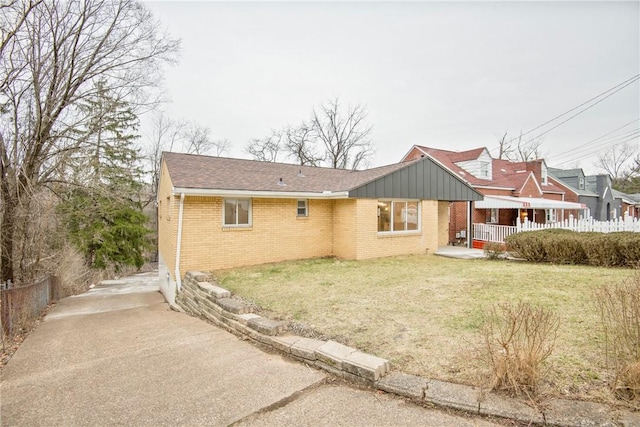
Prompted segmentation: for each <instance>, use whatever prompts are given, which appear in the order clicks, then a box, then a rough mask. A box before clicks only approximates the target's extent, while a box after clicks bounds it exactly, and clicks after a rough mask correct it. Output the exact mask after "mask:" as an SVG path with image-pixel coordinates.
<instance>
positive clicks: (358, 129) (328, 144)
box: [311, 98, 374, 169]
mask: <svg viewBox="0 0 640 427" xmlns="http://www.w3.org/2000/svg"><path fill="white" fill-rule="evenodd" d="M366 118H367V110H366V108H365V107H363V106H361V105H356V106H354V107H351V106H349V107H347V108H346V111H344V110H343V109H342V108H341V106H340V101H339V99H338V98H334V99H333V100H330V101H328V102H326V103H325V104H323V105H322V106H320V108H318V110H315V109H314V110H313V116H312V118H311V126H312V128H313V132H314V134H315V136H316V138H317V139H318V140H319V141H320V142H321V143H322V145H323V146H324V150H325V162H326V163H327V165H328V166H330V167H332V168H336V169H358V167H360V166H366V165H367V163H368V160H369V159H370V158H371V156H372V155H373V152H374V150H373V144H372V142H371V140H370V139H369V135H370V133H371V129H372V127H371V126H369V125H367V124H366Z"/></svg>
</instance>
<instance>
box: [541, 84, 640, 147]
mask: <svg viewBox="0 0 640 427" xmlns="http://www.w3.org/2000/svg"><path fill="white" fill-rule="evenodd" d="M639 76H640V75H639ZM636 81H638V78H636V79H635V80H633V81H631V82H629V83H627V84H626V85H624V86H622V87H620V88H619V89H616V90H615V91H614V92H611V93H610V94H608V95H607V96H605V97H604V98H602V99H599V100H598V101H596V102H594V103H593V104H591V105H589V106H588V107H586V108H584V109H583V110H581V111H578V112H577V113H576V114H574V115H573V116H571V117H569V118H568V119H566V120H564V121H562V122H560V123H558V124H557V125H555V126H554V127H552V128H551V129H548V130H546V131H544V132H542V133H541V134H539V135H537V136H536V137H535V138H540V137H541V136H542V135H546V134H548V133H549V132H551V131H552V130H554V129H555V128H557V127H559V126H562V125H563V124H565V123H567V122H568V121H569V120H571V119H573V118H574V117H576V116H578V115H580V114H582V113H584V112H585V111H587V110H590V109H591V108H593V107H595V106H596V105H598V104H599V103H601V102H602V101H604V100H605V99H607V98H609V97H610V96H613V95H615V94H616V93H618V92H620V91H621V90H622V89H624V88H625V87H627V86H629V85H630V84H632V83H635V82H636ZM583 105H584V104H583ZM574 110H575V108H574ZM565 114H566V113H565ZM535 138H534V139H535Z"/></svg>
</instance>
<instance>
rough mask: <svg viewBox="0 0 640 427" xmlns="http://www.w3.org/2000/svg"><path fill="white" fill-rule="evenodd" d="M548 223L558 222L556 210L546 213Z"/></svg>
mask: <svg viewBox="0 0 640 427" xmlns="http://www.w3.org/2000/svg"><path fill="white" fill-rule="evenodd" d="M545 212H546V220H547V221H546V222H556V210H555V209H547V210H546V211H545Z"/></svg>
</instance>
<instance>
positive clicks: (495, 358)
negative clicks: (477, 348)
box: [480, 302, 559, 396]
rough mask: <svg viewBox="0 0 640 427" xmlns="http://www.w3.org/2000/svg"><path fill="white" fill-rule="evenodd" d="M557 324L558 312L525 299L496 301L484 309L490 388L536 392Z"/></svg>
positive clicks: (511, 391) (482, 331)
mask: <svg viewBox="0 0 640 427" xmlns="http://www.w3.org/2000/svg"><path fill="white" fill-rule="evenodd" d="M558 326H559V318H558V317H557V316H556V315H555V313H553V312H551V311H549V310H546V309H544V308H541V307H535V306H532V305H530V304H529V303H525V302H519V303H517V304H501V305H497V306H494V307H493V308H492V309H491V310H490V311H488V312H487V313H485V315H484V316H483V320H482V326H481V328H480V331H481V334H482V338H483V341H484V353H485V357H486V359H487V361H488V363H489V366H490V369H491V372H492V383H491V388H492V389H493V390H505V391H507V392H509V393H510V394H513V395H521V394H523V393H524V394H526V395H529V396H530V395H532V394H535V393H536V392H537V390H538V385H539V382H540V378H541V369H542V365H543V362H544V361H545V360H546V359H547V358H548V357H549V356H550V355H551V353H552V352H553V348H554V346H555V341H556V336H557V331H558Z"/></svg>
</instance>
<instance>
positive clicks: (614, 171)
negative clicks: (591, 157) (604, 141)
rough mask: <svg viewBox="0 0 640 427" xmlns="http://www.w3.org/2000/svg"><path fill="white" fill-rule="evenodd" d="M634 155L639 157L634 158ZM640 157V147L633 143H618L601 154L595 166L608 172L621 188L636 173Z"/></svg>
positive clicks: (614, 183) (617, 186)
mask: <svg viewBox="0 0 640 427" xmlns="http://www.w3.org/2000/svg"><path fill="white" fill-rule="evenodd" d="M634 156H637V157H636V158H635V159H634ZM639 158H640V154H638V149H637V148H635V147H634V146H633V145H631V144H629V143H624V144H617V145H614V146H613V147H612V148H611V149H610V150H607V151H605V152H603V153H602V154H600V155H599V156H598V160H597V161H596V164H595V166H596V167H598V168H600V169H602V170H604V171H605V172H606V173H608V174H609V175H610V176H611V179H612V180H613V185H614V186H615V187H616V188H619V187H621V186H623V184H624V182H625V181H627V180H628V179H629V178H630V177H631V176H632V175H633V174H634V171H635V166H636V162H637V161H638V159H639Z"/></svg>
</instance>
